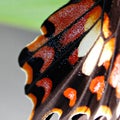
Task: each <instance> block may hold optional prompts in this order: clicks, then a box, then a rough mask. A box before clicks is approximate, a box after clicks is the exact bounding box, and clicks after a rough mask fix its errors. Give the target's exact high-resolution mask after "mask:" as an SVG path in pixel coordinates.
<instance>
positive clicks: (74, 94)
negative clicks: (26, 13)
mask: <svg viewBox="0 0 120 120" xmlns="http://www.w3.org/2000/svg"><path fill="white" fill-rule="evenodd" d="M112 2H113V6H114V5H115V6H116V7H119V4H118V2H116V0H114V1H112V0H70V2H69V3H67V4H66V5H65V6H63V7H62V8H60V9H59V10H57V11H56V12H55V13H54V14H52V15H51V16H50V17H49V18H48V19H47V20H45V22H44V23H43V25H42V27H41V31H42V35H40V36H38V37H37V38H36V39H35V40H34V41H33V42H32V43H30V44H29V45H27V46H26V47H25V48H24V49H23V50H22V52H21V54H20V56H19V64H20V66H21V67H22V68H23V70H25V71H26V74H27V75H28V77H27V82H26V86H25V93H26V94H27V95H28V96H29V97H30V98H31V99H32V101H33V103H34V108H33V111H32V113H31V116H30V120H59V119H60V120H116V119H119V116H120V112H119V109H120V102H119V100H120V40H119V36H120V34H119V31H120V20H119V15H120V10H118V11H117V12H118V17H117V18H116V20H117V21H116V27H115V28H114V29H112V28H113V26H115V25H111V24H110V23H111V21H113V17H112V15H109V13H112V12H113V11H111V12H110V6H111V4H112ZM110 16H111V17H110ZM112 24H113V23H112Z"/></svg>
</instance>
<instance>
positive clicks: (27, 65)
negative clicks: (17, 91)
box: [23, 62, 33, 84]
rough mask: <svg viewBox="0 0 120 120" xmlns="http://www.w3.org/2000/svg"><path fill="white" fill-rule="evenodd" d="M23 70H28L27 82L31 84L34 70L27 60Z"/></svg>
mask: <svg viewBox="0 0 120 120" xmlns="http://www.w3.org/2000/svg"><path fill="white" fill-rule="evenodd" d="M23 70H24V71H25V72H26V76H27V84H31V83H32V79H33V70H32V68H31V66H30V65H29V64H28V63H27V62H25V64H24V66H23Z"/></svg>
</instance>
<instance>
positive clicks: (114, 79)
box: [109, 54, 120, 98]
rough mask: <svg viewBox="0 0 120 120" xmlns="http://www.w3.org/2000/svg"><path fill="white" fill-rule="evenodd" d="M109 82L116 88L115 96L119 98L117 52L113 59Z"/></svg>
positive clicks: (119, 67)
mask: <svg viewBox="0 0 120 120" xmlns="http://www.w3.org/2000/svg"><path fill="white" fill-rule="evenodd" d="M109 84H110V85H111V86H112V87H114V88H116V96H117V97H118V98H120V54H118V55H117V57H116V59H115V62H114V65H113V69H112V72H111V74H110V78H109Z"/></svg>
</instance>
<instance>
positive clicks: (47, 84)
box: [36, 78, 52, 103]
mask: <svg viewBox="0 0 120 120" xmlns="http://www.w3.org/2000/svg"><path fill="white" fill-rule="evenodd" d="M36 85H37V86H38V87H43V88H44V90H45V94H44V97H43V99H42V103H43V102H44V101H45V100H46V99H47V98H48V96H49V95H50V92H51V90H52V81H51V80H50V79H49V78H43V79H41V80H39V81H38V82H37V83H36Z"/></svg>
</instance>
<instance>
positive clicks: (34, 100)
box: [28, 93, 37, 120]
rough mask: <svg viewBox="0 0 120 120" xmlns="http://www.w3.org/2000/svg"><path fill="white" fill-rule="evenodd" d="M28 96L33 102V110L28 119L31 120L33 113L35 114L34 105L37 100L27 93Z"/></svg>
mask: <svg viewBox="0 0 120 120" xmlns="http://www.w3.org/2000/svg"><path fill="white" fill-rule="evenodd" d="M28 96H29V98H31V100H32V102H33V109H32V112H31V114H30V117H29V120H32V119H33V116H34V113H35V107H36V104H37V98H36V97H35V96H34V95H33V94H32V93H29V94H28Z"/></svg>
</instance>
